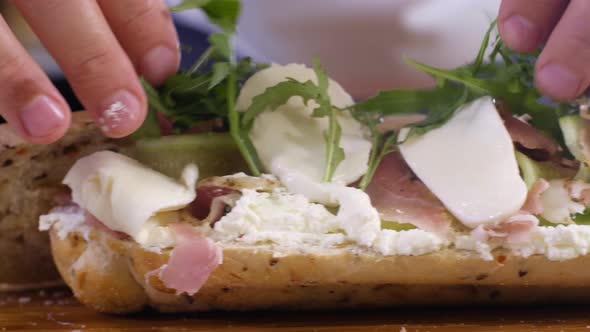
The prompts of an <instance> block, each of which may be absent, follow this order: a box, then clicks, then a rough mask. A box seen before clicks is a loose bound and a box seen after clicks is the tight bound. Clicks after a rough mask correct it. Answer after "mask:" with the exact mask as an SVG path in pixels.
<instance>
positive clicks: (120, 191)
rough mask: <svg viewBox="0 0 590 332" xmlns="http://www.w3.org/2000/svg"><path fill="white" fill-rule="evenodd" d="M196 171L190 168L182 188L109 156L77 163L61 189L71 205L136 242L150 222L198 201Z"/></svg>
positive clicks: (117, 156) (136, 164)
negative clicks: (65, 187) (66, 188)
mask: <svg viewBox="0 0 590 332" xmlns="http://www.w3.org/2000/svg"><path fill="white" fill-rule="evenodd" d="M197 178H198V169H197V167H196V166H195V165H192V164H191V165H188V166H186V167H185V169H184V170H183V172H182V179H181V183H179V182H177V181H175V180H174V179H171V178H169V177H167V176H165V175H163V174H161V173H158V172H156V171H154V170H152V169H150V168H148V167H146V166H144V165H142V164H140V163H139V162H137V161H135V160H133V159H131V158H128V157H125V156H123V155H120V154H117V153H114V152H111V151H101V152H96V153H94V154H92V155H89V156H87V157H84V158H81V159H80V160H78V161H77V162H76V163H75V164H74V166H73V167H72V168H71V169H70V171H69V172H68V174H67V175H66V177H65V179H64V181H63V183H64V184H66V185H68V186H69V187H70V188H71V190H72V199H73V201H74V202H75V203H77V204H78V205H80V206H81V207H83V208H84V209H86V210H87V211H88V212H89V213H91V214H92V215H93V216H95V217H96V218H97V219H98V220H100V221H101V222H102V223H104V224H105V225H106V226H107V227H109V228H110V229H112V230H115V231H120V232H123V233H125V234H128V235H130V236H131V237H132V238H134V239H135V240H138V239H139V237H140V236H139V235H140V234H141V231H142V229H143V227H144V225H145V224H146V222H147V221H148V220H150V218H152V220H153V218H158V216H163V215H166V213H165V212H169V211H175V210H179V209H181V208H183V207H185V206H187V205H188V204H189V203H190V202H192V201H193V200H194V199H195V197H196V192H195V184H196V181H197Z"/></svg>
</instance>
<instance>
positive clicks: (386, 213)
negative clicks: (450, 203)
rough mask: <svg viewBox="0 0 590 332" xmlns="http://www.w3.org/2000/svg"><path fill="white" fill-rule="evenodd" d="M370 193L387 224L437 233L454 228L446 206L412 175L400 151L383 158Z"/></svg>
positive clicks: (368, 189)
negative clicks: (413, 227)
mask: <svg viewBox="0 0 590 332" xmlns="http://www.w3.org/2000/svg"><path fill="white" fill-rule="evenodd" d="M367 194H368V195H369V197H370V198H371V202H372V204H373V206H374V207H375V208H376V209H377V211H379V214H380V216H381V219H383V220H385V221H394V222H399V223H409V224H412V225H414V226H416V227H418V228H420V229H423V230H425V231H430V232H437V233H444V232H447V231H448V230H449V229H450V225H451V219H450V217H449V215H448V214H447V213H446V212H445V207H444V206H443V204H442V203H441V202H440V201H439V200H438V199H437V198H436V197H435V196H434V195H433V194H432V193H431V192H430V190H428V188H427V187H426V186H425V185H424V183H422V182H421V181H420V180H419V179H418V178H417V177H416V176H415V175H414V174H413V173H412V171H411V170H410V168H409V167H408V165H407V164H406V162H405V161H404V160H403V158H402V157H401V155H400V154H399V153H398V152H393V153H390V154H388V155H386V156H385V157H384V158H383V160H382V161H381V163H380V164H379V166H378V167H377V170H376V171H375V175H374V177H373V180H372V181H371V183H370V184H369V186H368V187H367Z"/></svg>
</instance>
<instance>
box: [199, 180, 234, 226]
mask: <svg viewBox="0 0 590 332" xmlns="http://www.w3.org/2000/svg"><path fill="white" fill-rule="evenodd" d="M239 194H240V192H239V191H237V190H234V189H231V188H226V187H217V186H201V187H198V188H197V198H196V199H195V200H194V201H193V202H192V203H191V204H190V205H189V206H188V210H189V212H190V213H191V215H192V216H193V217H195V218H197V219H199V220H207V221H209V222H216V221H217V220H219V219H221V217H223V210H224V208H225V206H226V204H225V202H224V200H223V199H220V198H223V197H227V196H229V195H232V196H235V195H239Z"/></svg>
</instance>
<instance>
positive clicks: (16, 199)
mask: <svg viewBox="0 0 590 332" xmlns="http://www.w3.org/2000/svg"><path fill="white" fill-rule="evenodd" d="M105 149H117V144H116V143H115V142H114V141H112V140H110V139H107V138H105V137H104V136H103V135H102V134H101V133H100V131H99V130H98V129H97V128H96V126H95V125H94V124H93V123H92V121H91V119H90V117H89V116H88V115H87V114H86V113H85V112H76V113H74V115H73V119H72V125H71V128H70V130H69V131H68V133H67V134H66V135H65V137H63V138H62V139H60V140H59V141H58V142H56V143H53V144H50V145H31V144H28V143H26V142H24V141H23V140H22V139H20V138H19V137H18V136H17V135H16V134H15V133H14V132H13V131H12V130H11V129H10V128H9V127H8V126H7V125H1V126H0V253H2V255H0V291H3V290H20V289H27V288H36V287H45V286H51V285H56V284H62V281H61V280H60V278H59V274H58V273H57V271H56V269H55V266H54V264H53V260H52V259H51V256H50V250H49V239H48V236H47V233H41V232H39V231H38V230H37V227H38V220H39V216H40V215H41V214H44V213H46V212H47V211H49V209H50V208H52V207H53V206H55V202H54V197H55V195H56V194H57V193H59V192H62V191H63V190H64V187H63V186H62V185H61V181H62V179H63V177H64V176H65V174H66V173H67V171H68V170H69V169H70V167H71V166H72V165H73V163H74V162H75V161H76V160H77V159H78V158H80V157H81V156H84V155H87V154H90V153H92V152H95V151H99V150H105Z"/></svg>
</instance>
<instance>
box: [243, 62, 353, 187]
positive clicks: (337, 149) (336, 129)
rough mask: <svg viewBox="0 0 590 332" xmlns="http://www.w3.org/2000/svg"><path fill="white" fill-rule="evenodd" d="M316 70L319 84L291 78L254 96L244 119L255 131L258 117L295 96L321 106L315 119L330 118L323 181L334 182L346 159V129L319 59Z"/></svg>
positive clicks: (318, 107) (245, 125)
mask: <svg viewBox="0 0 590 332" xmlns="http://www.w3.org/2000/svg"><path fill="white" fill-rule="evenodd" d="M314 71H315V74H316V77H317V80H318V84H315V83H314V82H312V81H311V80H310V81H306V82H298V81H296V80H294V79H288V80H287V81H283V82H280V83H278V84H276V85H274V86H271V87H269V88H267V89H266V90H265V91H264V92H263V93H262V94H259V95H258V96H256V97H254V99H253V100H252V104H251V105H250V107H248V109H247V110H246V112H245V113H244V116H243V117H242V126H243V127H244V128H251V127H252V124H253V122H254V119H255V118H256V116H258V115H259V114H260V113H262V112H265V111H271V112H272V111H275V110H276V109H277V108H279V107H280V106H282V105H284V104H286V103H287V102H288V101H289V99H291V97H295V96H297V97H301V98H302V99H303V103H304V104H307V103H308V102H309V101H310V100H314V101H316V103H317V104H318V106H317V107H316V108H315V109H314V110H313V112H312V116H313V117H318V118H322V117H328V130H327V131H326V132H325V133H324V140H325V142H326V159H325V166H324V175H323V180H324V181H325V182H330V181H332V177H333V176H334V173H335V171H336V168H337V167H338V165H339V164H340V163H341V162H342V160H344V157H345V155H344V149H342V147H341V146H340V139H341V137H342V128H341V126H340V123H338V112H340V111H339V110H337V109H335V108H334V107H333V106H332V103H331V101H330V96H329V94H328V85H329V79H328V75H327V74H326V73H325V72H324V71H323V69H322V68H321V66H320V63H319V61H318V60H317V59H314Z"/></svg>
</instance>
